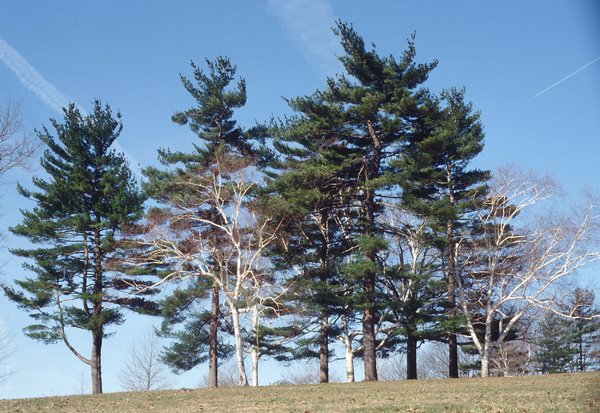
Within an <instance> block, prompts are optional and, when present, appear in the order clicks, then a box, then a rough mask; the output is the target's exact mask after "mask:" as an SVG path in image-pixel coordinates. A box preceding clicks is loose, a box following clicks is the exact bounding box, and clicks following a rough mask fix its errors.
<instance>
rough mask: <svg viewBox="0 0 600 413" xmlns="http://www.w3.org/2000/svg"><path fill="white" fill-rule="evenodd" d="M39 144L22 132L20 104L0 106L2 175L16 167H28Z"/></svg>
mask: <svg viewBox="0 0 600 413" xmlns="http://www.w3.org/2000/svg"><path fill="white" fill-rule="evenodd" d="M38 148H39V144H38V143H37V142H35V141H34V140H33V139H31V137H30V136H29V135H27V134H25V133H23V132H22V123H21V111H20V108H19V106H11V105H6V106H5V107H3V108H0V175H2V174H4V173H6V172H7V171H9V170H10V169H13V168H16V167H26V166H27V162H28V161H29V159H30V158H31V157H32V156H33V155H34V154H35V152H36V151H37V149H38Z"/></svg>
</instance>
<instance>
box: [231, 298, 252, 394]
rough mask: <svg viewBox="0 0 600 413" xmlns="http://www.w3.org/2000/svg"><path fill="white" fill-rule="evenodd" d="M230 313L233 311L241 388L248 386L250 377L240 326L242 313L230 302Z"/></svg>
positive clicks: (232, 319)
mask: <svg viewBox="0 0 600 413" xmlns="http://www.w3.org/2000/svg"><path fill="white" fill-rule="evenodd" d="M228 304H229V311H231V321H232V323H233V335H234V338H235V355H236V361H237V367H238V373H239V381H238V384H239V385H240V386H247V385H248V377H247V376H246V366H245V364H244V347H243V343H242V328H241V326H240V312H239V310H238V309H237V307H236V306H235V305H234V304H233V302H231V300H228Z"/></svg>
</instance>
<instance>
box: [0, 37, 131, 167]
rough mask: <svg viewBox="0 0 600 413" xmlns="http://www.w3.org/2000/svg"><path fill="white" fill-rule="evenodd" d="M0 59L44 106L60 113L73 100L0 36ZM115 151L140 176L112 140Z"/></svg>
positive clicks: (82, 112) (127, 156) (83, 113)
mask: <svg viewBox="0 0 600 413" xmlns="http://www.w3.org/2000/svg"><path fill="white" fill-rule="evenodd" d="M0 60H1V61H2V62H3V63H4V64H5V65H6V66H7V67H8V68H9V69H10V70H12V71H13V72H14V73H15V75H16V76H17V78H18V79H19V82H21V84H22V85H23V86H24V87H25V88H26V89H27V90H29V91H30V92H32V93H33V94H34V95H36V96H37V97H38V98H39V99H40V100H41V101H42V102H44V104H45V105H46V106H48V107H49V108H50V109H52V110H54V111H55V112H58V113H61V114H62V108H63V107H66V106H68V105H69V102H74V100H73V99H70V98H69V97H68V96H66V95H65V94H63V93H62V92H61V91H60V90H58V89H57V88H56V86H54V85H53V84H52V83H50V82H48V81H47V80H46V79H45V78H44V77H43V76H42V75H41V74H40V72H38V71H37V70H36V69H35V68H34V67H33V66H32V65H31V64H30V63H29V62H28V61H27V59H25V58H24V57H23V56H22V55H21V54H20V53H19V52H18V51H16V50H15V49H14V48H13V47H12V46H11V45H10V44H8V43H7V42H6V41H5V40H4V39H2V38H1V37H0ZM76 106H77V107H78V108H79V111H80V112H81V114H82V115H84V116H85V115H86V114H87V113H86V111H85V110H83V109H81V107H80V106H79V105H77V104H76ZM112 146H113V147H114V148H115V149H116V150H117V151H119V152H121V153H122V154H123V155H124V156H125V158H126V159H127V161H128V162H129V166H130V168H131V170H132V172H133V173H134V174H136V175H137V176H138V177H141V175H142V173H141V168H140V164H139V162H138V161H137V160H136V159H135V158H134V157H133V156H131V155H130V154H129V153H128V152H127V151H126V150H124V149H123V147H122V146H121V145H120V144H119V143H117V142H114V143H113V145H112Z"/></svg>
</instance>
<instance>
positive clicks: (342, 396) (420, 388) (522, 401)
mask: <svg viewBox="0 0 600 413" xmlns="http://www.w3.org/2000/svg"><path fill="white" fill-rule="evenodd" d="M0 412H19V413H30V412H48V413H50V412H52V413H58V412H144V413H150V412H217V413H218V412H486V413H488V412H578V413H579V412H600V373H578V374H561V375H549V376H533V377H513V378H489V379H458V380H419V381H411V382H408V381H400V382H378V383H354V384H341V383H340V384H328V385H302V386H270V387H259V388H233V389H217V390H194V391H181V390H180V391H159V392H145V393H142V392H140V393H111V394H103V395H98V396H70V397H49V398H40V399H21V400H1V401H0Z"/></svg>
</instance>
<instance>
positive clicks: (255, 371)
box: [251, 348, 260, 387]
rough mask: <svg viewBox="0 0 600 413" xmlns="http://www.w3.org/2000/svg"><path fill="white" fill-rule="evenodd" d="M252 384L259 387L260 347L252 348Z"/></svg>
mask: <svg viewBox="0 0 600 413" xmlns="http://www.w3.org/2000/svg"><path fill="white" fill-rule="evenodd" d="M251 354H252V386H254V387H258V358H259V356H260V355H259V354H258V349H257V348H255V349H252V351H251Z"/></svg>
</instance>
